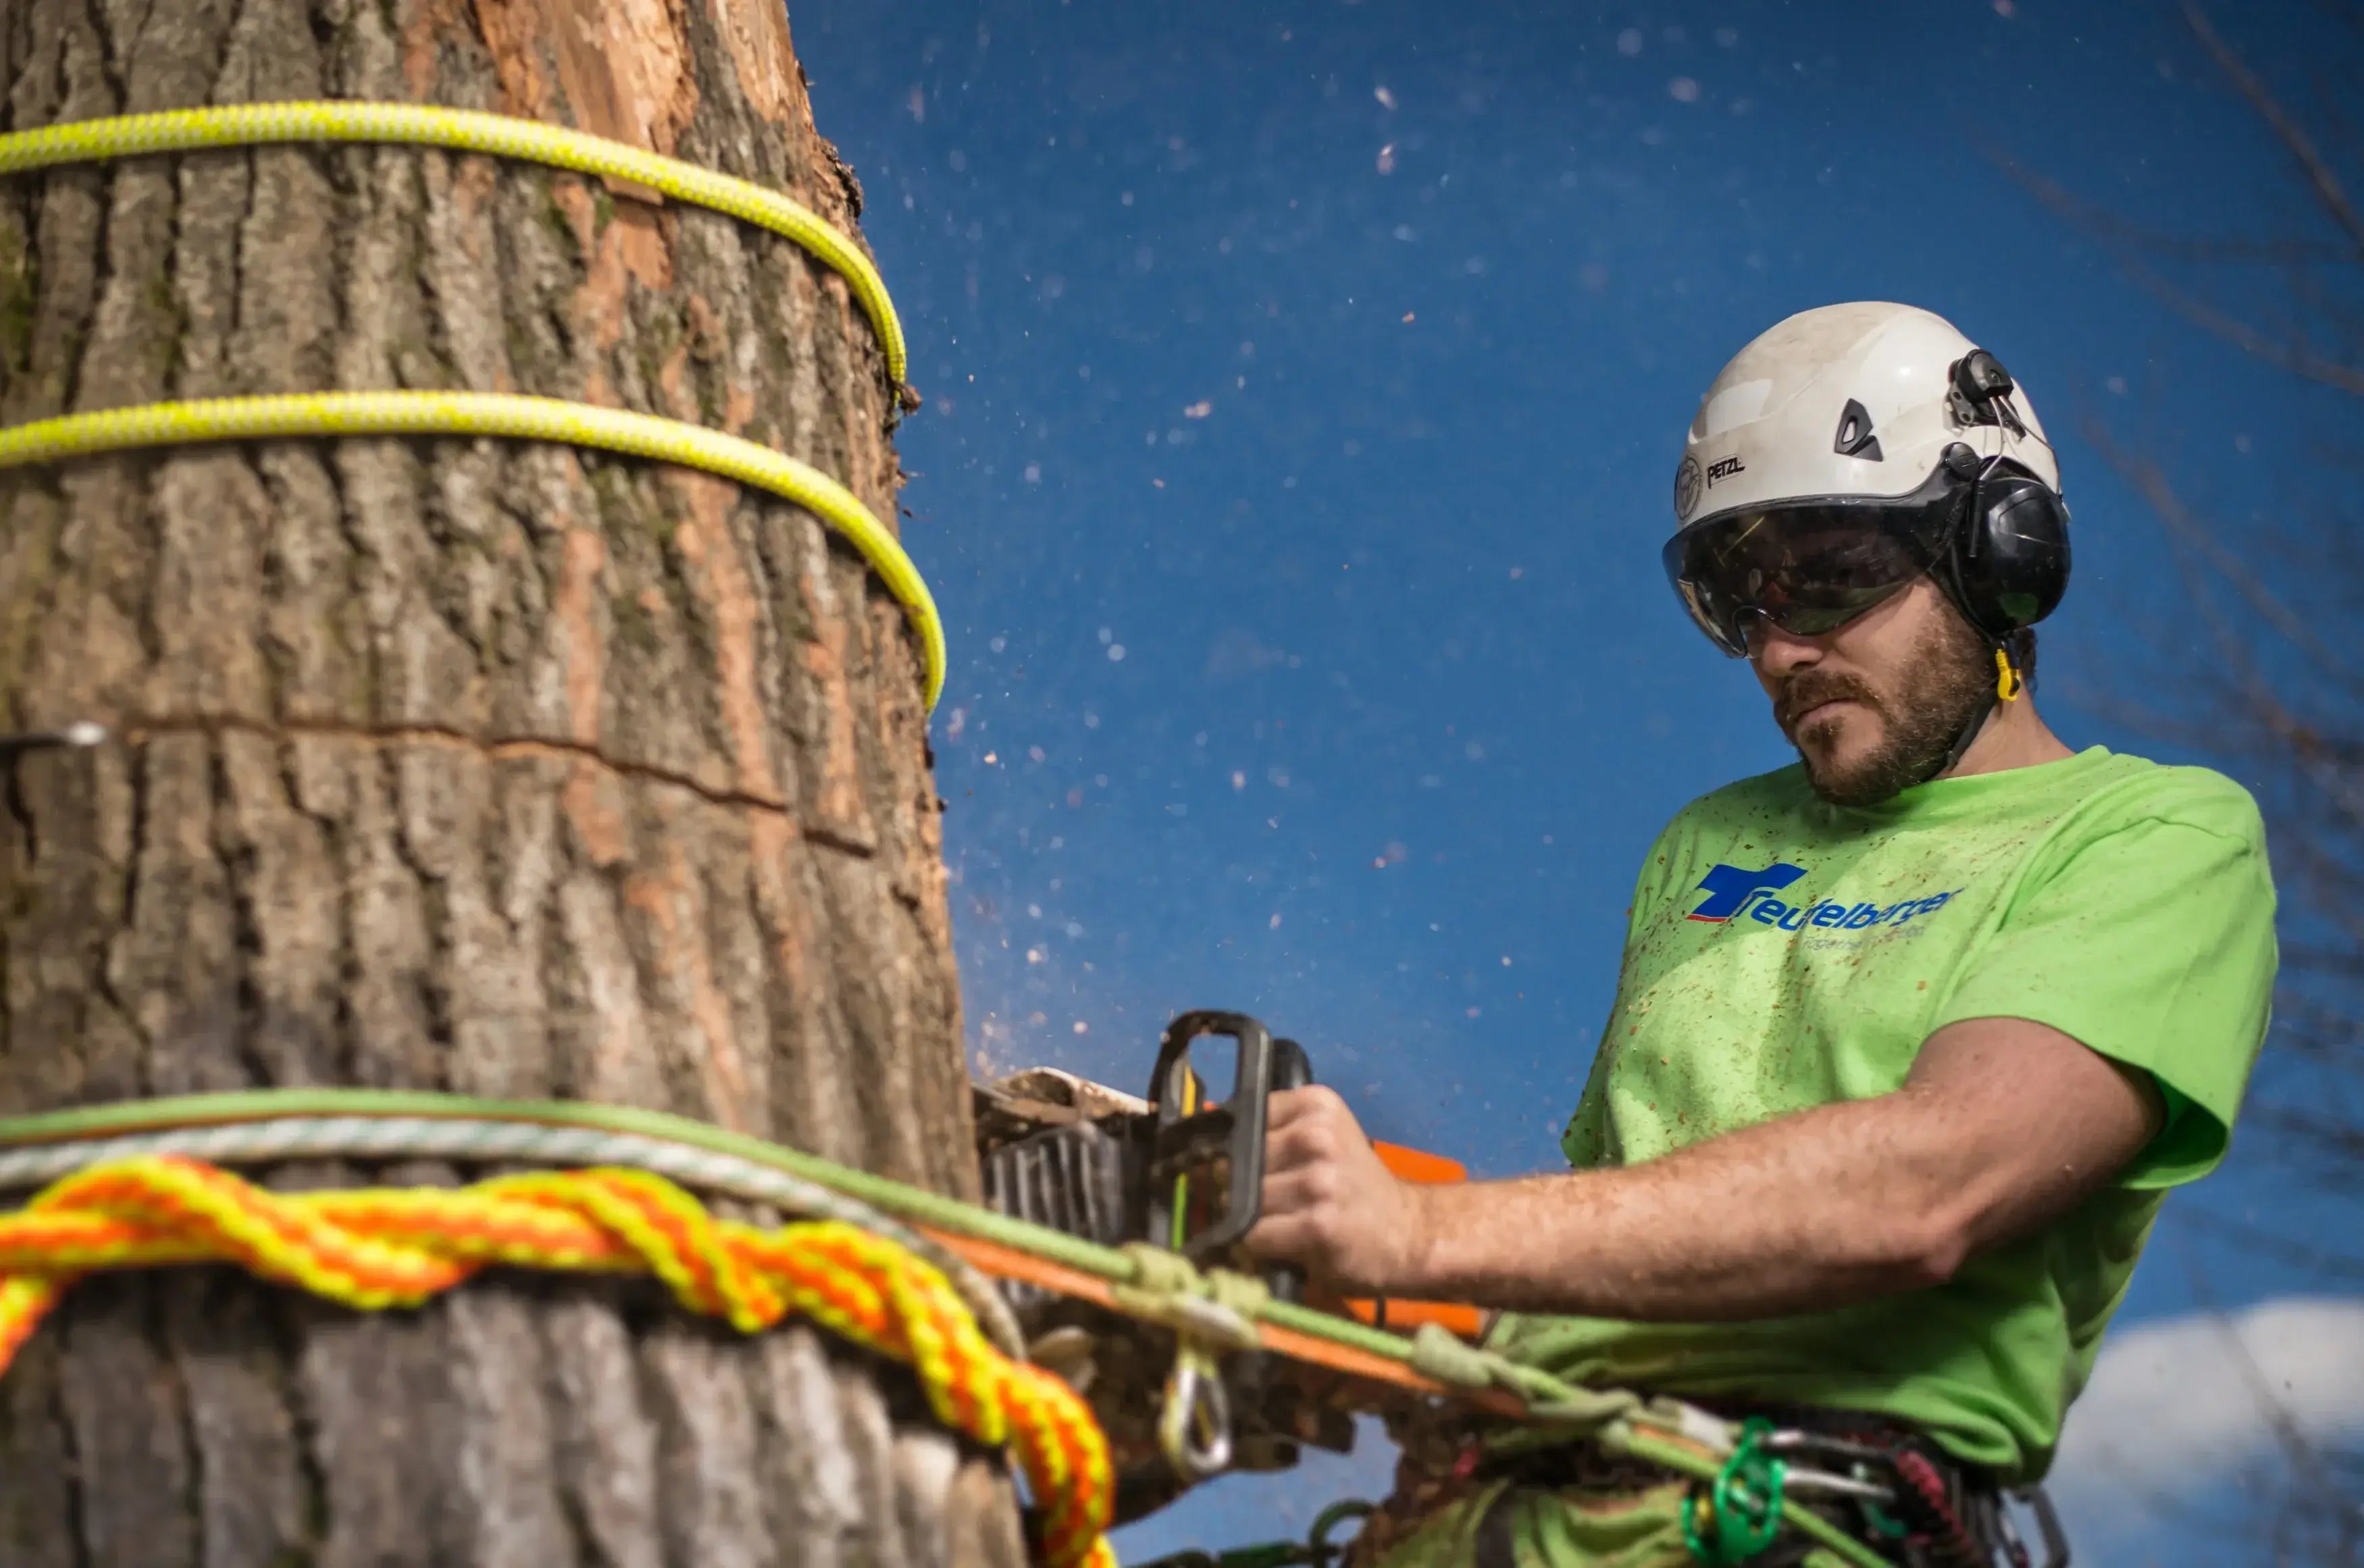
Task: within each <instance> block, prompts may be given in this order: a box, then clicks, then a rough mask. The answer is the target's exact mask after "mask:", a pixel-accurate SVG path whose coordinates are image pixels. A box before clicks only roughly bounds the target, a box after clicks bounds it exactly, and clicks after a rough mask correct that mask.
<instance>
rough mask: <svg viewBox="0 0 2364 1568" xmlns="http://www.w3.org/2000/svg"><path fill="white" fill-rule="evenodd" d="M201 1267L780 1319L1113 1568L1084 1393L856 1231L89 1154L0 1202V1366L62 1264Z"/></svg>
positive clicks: (652, 1196)
mask: <svg viewBox="0 0 2364 1568" xmlns="http://www.w3.org/2000/svg"><path fill="white" fill-rule="evenodd" d="M195 1262H229V1263H236V1264H238V1265H240V1266H241V1267H243V1268H245V1269H246V1270H247V1271H248V1272H250V1273H253V1274H255V1275H257V1276H258V1277H260V1278H262V1279H266V1280H271V1281H274V1282H276V1283H278V1284H287V1285H293V1286H296V1287H298V1288H300V1289H303V1290H306V1291H309V1292H311V1293H312V1294H313V1295H316V1296H325V1297H327V1298H329V1299H330V1300H332V1301H338V1302H341V1303H343V1304H344V1305H346V1306H348V1307H357V1308H360V1309H362V1310H364V1311H374V1310H382V1309H385V1308H387V1307H416V1306H418V1304H420V1303H421V1302H424V1301H426V1300H427V1299H429V1297H430V1296H435V1295H438V1294H439V1293H440V1292H442V1291H446V1290H449V1289H451V1288H452V1286H454V1285H456V1284H460V1283H461V1282H462V1281H463V1280H465V1279H467V1278H468V1277H469V1276H470V1275H471V1274H474V1273H476V1272H477V1271H478V1270H480V1269H483V1268H486V1267H490V1266H493V1265H495V1264H500V1265H506V1266H509V1267H521V1268H537V1269H553V1270H560V1271H564V1272H568V1273H652V1274H654V1275H656V1276H657V1277H658V1278H659V1279H661V1280H662V1281H663V1283H664V1284H666V1286H667V1287H669V1288H670V1289H671V1290H672V1292H673V1294H674V1296H675V1298H676V1299H678V1300H679V1301H680V1302H681V1303H682V1304H683V1305H684V1306H686V1307H690V1308H692V1309H693V1310H696V1311H698V1312H703V1313H706V1314H708V1315H710V1316H713V1317H718V1318H724V1319H726V1320H728V1321H729V1322H730V1324H731V1326H732V1327H734V1328H736V1329H740V1330H742V1332H747V1333H753V1332H755V1331H757V1330H759V1329H765V1328H768V1327H770V1326H771V1325H772V1324H775V1323H776V1322H778V1321H779V1320H780V1319H781V1318H783V1317H786V1315H788V1314H790V1313H796V1314H798V1315H800V1316H803V1317H805V1318H810V1319H811V1320H812V1321H813V1322H815V1323H818V1324H820V1326H822V1327H823V1328H826V1329H830V1330H831V1331H832V1332H834V1333H837V1334H839V1335H842V1336H843V1337H844V1338H846V1339H848V1340H853V1342H855V1343H856V1344H859V1345H862V1346H864V1347H866V1348H867V1349H869V1350H872V1351H876V1352H878V1353H879V1354H881V1355H885V1356H887V1357H890V1358H892V1359H893V1360H895V1361H897V1362H901V1363H903V1364H905V1365H907V1366H909V1367H910V1368H911V1370H912V1371H913V1372H914V1373H917V1374H918V1376H919V1380H920V1386H921V1387H922V1388H923V1389H924V1390H925V1391H926V1394H927V1398H928V1403H929V1406H930V1407H931V1409H932V1410H933V1411H934V1413H935V1416H936V1418H937V1419H939V1420H941V1421H942V1422H943V1423H944V1424H945V1425H947V1426H949V1427H952V1428H953V1429H955V1430H958V1431H960V1432H963V1433H965V1434H966V1435H967V1436H969V1437H971V1438H973V1439H975V1440H977V1441H978V1442H981V1443H985V1444H987V1445H989V1446H992V1447H996V1448H999V1447H1003V1446H1005V1445H1006V1446H1008V1447H1009V1449H1010V1450H1011V1451H1012V1452H1013V1453H1014V1454H1015V1456H1016V1458H1017V1461H1018V1464H1019V1467H1020V1470H1021V1471H1022V1472H1023V1473H1024V1474H1025V1476H1026V1480H1027V1485H1028V1487H1029V1489H1030V1490H1031V1493H1032V1495H1033V1496H1034V1499H1035V1501H1036V1502H1037V1503H1038V1504H1039V1505H1040V1506H1041V1508H1042V1523H1041V1529H1040V1536H1039V1540H1038V1542H1037V1544H1038V1546H1039V1548H1040V1550H1041V1551H1042V1553H1043V1559H1044V1561H1045V1562H1048V1563H1049V1564H1051V1565H1052V1568H1115V1564H1116V1555H1115V1552H1114V1551H1113V1550H1112V1549H1111V1548H1110V1546H1109V1544H1108V1541H1107V1540H1106V1539H1105V1537H1104V1536H1103V1535H1102V1533H1101V1532H1102V1531H1103V1530H1104V1529H1106V1528H1107V1525H1108V1521H1109V1518H1110V1511H1111V1507H1112V1502H1113V1496H1114V1485H1115V1483H1114V1476H1113V1472H1112V1471H1111V1469H1110V1462H1109V1454H1108V1444H1107V1440H1106V1439H1105V1438H1103V1437H1102V1435H1101V1433H1100V1430H1099V1427H1098V1423H1097V1422H1096V1421H1095V1420H1094V1419H1093V1418H1092V1414H1091V1411H1090V1409H1089V1407H1087V1406H1086V1405H1085V1404H1084V1402H1083V1400H1082V1399H1081V1398H1080V1397H1079V1396H1077V1395H1076V1393H1075V1392H1074V1390H1072V1389H1070V1388H1069V1387H1068V1386H1067V1385H1065V1383H1063V1382H1061V1381H1060V1380H1059V1379H1058V1378H1057V1377H1055V1376H1054V1375H1052V1374H1051V1373H1048V1372H1045V1371H1043V1370H1042V1369H1041V1368H1039V1367H1035V1366H1031V1365H1029V1364H1027V1363H1025V1362H1017V1361H1012V1360H1010V1359H1009V1357H1007V1356H1005V1355H1003V1354H1002V1353H1001V1352H1000V1351H998V1350H996V1349H995V1348H994V1347H993V1346H992V1345H991V1344H990V1343H988V1342H987V1340H986V1339H985V1337H984V1336H983V1335H982V1334H980V1333H979V1332H978V1331H977V1327H976V1319H975V1318H974V1317H973V1316H972V1315H971V1314H970V1312H969V1310H968V1308H967V1307H966V1306H965V1304H964V1303H963V1302H962V1301H961V1299H960V1297H959V1296H958V1295H957V1294H956V1293H955V1292H954V1291H953V1288H952V1286H951V1285H950V1284H948V1283H947V1282H946V1281H945V1279H944V1276H943V1275H942V1273H938V1272H937V1271H936V1270H935V1269H934V1268H933V1267H931V1266H930V1265H929V1264H928V1263H926V1262H923V1261H921V1260H920V1259H919V1258H916V1257H914V1256H913V1255H912V1254H911V1253H910V1252H909V1251H907V1250H905V1249H904V1248H902V1247H899V1246H898V1245H896V1244H895V1243H893V1242H891V1241H887V1240H883V1239H882V1238H880V1237H877V1236H875V1235H873V1234H872V1233H870V1232H869V1231H867V1230H864V1229H861V1228H860V1227H858V1226H853V1225H847V1224H843V1223H840V1222H837V1221H831V1220H820V1221H812V1222H807V1223H802V1224H791V1225H786V1226H782V1227H780V1228H779V1229H771V1230H766V1229H758V1228H756V1227H754V1226H751V1225H743V1224H740V1223H738V1222H736V1221H733V1220H719V1219H716V1218H714V1217H713V1216H712V1215H710V1214H708V1212H707V1211H706V1209H705V1208H704V1207H702V1206H701V1205H699V1204H698V1202H697V1200H696V1199H695V1198H693V1197H691V1196H690V1195H688V1194H687V1193H685V1192H684V1191H682V1189H681V1188H679V1187H677V1186H675V1185H674V1184H672V1183H671V1182H668V1181H666V1180H665V1179H663V1177H661V1176H655V1175H652V1174H650V1173H646V1172H642V1171H630V1170H616V1169H606V1168H600V1169H591V1170H578V1171H560V1172H550V1173H535V1174H529V1175H517V1176H502V1177H497V1178H496V1179H493V1180H490V1181H485V1182H479V1183H477V1184H474V1185H473V1186H468V1187H462V1188H458V1189H451V1188H414V1189H385V1188H376V1189H363V1190H358V1191H346V1192H311V1193H298V1194H279V1193H273V1192H269V1191H266V1190H264V1189H262V1188H260V1187H257V1186H254V1185H252V1184H250V1183H248V1182H246V1181H243V1180H241V1179H240V1178H239V1177H237V1176H235V1175H232V1174H230V1173H229V1172H227V1171H223V1170H220V1169H218V1168H217V1167H215V1166H212V1165H208V1164H206V1163H204V1162H200V1161H195V1160H189V1159H184V1158H180V1157H178V1156H173V1155H158V1156H150V1157H145V1158H136V1159H128V1160H119V1161H113V1162H106V1163H104V1164H99V1165H95V1166H93V1167H91V1168H89V1169H87V1170H84V1171H81V1172H78V1173H75V1174H73V1175H71V1176H67V1177H65V1178H63V1179H61V1180H60V1181H58V1182H55V1183H53V1184H50V1186H48V1187H47V1188H45V1189H43V1190H42V1191H41V1192H40V1193H39V1195H36V1196H35V1197H34V1198H33V1199H32V1201H31V1202H30V1203H29V1204H28V1205H27V1206H26V1207H24V1208H22V1209H18V1210H16V1211H15V1212H12V1213H0V1372H5V1371H6V1368H7V1365H8V1362H9V1361H10V1360H11V1359H12V1358H13V1357H14V1355H15V1353H16V1351H17V1349H18V1348H19V1347H21V1346H22V1345H23V1344H24V1342H25V1340H27V1339H28V1337H30V1335H31V1334H32V1332H33V1329H35V1328H36V1327H37V1326H38V1325H39V1322H40V1320H41V1318H42V1317H43V1315H44V1314H46V1313H47V1312H48V1311H49V1309H50V1307H52V1306H54V1305H55V1304H56V1303H57V1301H58V1300H59V1298H60V1297H61V1296H62V1294H63V1293H64V1291H65V1290H66V1288H67V1287H68V1286H69V1285H71V1284H72V1283H73V1281H74V1280H76V1279H78V1278H80V1277H81V1276H83V1275H84V1274H87V1273H96V1272H99V1271H101V1270H115V1269H134V1268H150V1267H155V1266H159V1265H163V1264H175V1263H195Z"/></svg>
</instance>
